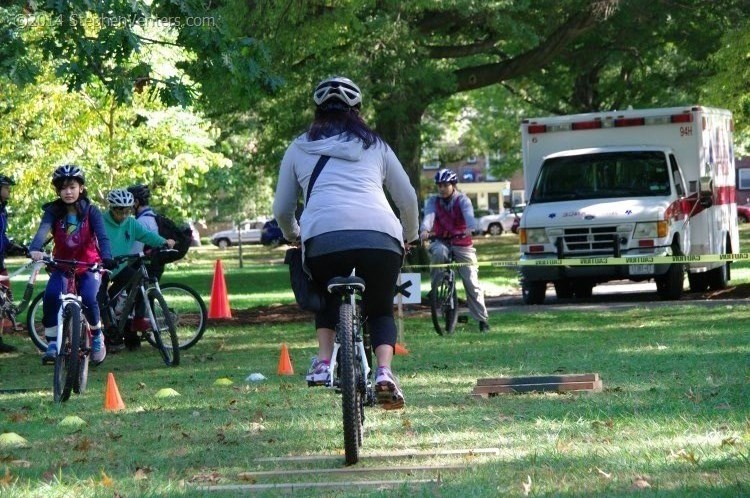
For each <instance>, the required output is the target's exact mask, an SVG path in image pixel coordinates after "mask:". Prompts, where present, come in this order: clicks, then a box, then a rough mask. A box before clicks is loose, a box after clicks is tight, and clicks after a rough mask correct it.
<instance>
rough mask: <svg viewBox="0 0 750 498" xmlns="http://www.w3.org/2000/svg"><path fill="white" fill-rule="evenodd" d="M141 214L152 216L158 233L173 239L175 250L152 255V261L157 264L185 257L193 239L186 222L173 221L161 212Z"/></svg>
mask: <svg viewBox="0 0 750 498" xmlns="http://www.w3.org/2000/svg"><path fill="white" fill-rule="evenodd" d="M142 216H152V217H153V218H154V219H155V220H156V226H157V227H158V229H159V235H161V236H162V237H164V238H165V239H172V240H174V247H173V248H172V249H175V250H176V251H177V252H171V251H170V252H164V253H160V254H159V255H158V256H156V257H154V258H153V259H154V262H155V263H157V264H162V265H164V264H167V263H171V262H173V261H177V260H180V259H182V258H184V257H185V254H187V252H188V249H190V243H191V242H192V241H193V231H192V230H191V229H190V226H189V225H188V224H187V223H180V224H179V225H178V224H177V223H175V222H174V221H173V220H172V219H171V218H167V217H166V216H164V215H163V214H161V213H154V212H153V211H152V212H150V213H143V215H142Z"/></svg>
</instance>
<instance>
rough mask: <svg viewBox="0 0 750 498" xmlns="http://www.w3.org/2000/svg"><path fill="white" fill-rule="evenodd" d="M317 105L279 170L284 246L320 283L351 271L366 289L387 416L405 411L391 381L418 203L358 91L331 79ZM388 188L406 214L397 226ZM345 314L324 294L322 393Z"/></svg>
mask: <svg viewBox="0 0 750 498" xmlns="http://www.w3.org/2000/svg"><path fill="white" fill-rule="evenodd" d="M313 100H314V102H315V105H316V108H315V119H314V121H313V122H312V124H311V125H310V128H309V129H308V130H307V132H306V133H304V134H303V135H301V136H299V137H298V138H297V139H296V140H295V141H294V142H292V144H291V145H290V146H289V147H288V148H287V150H286V153H285V154H284V158H283V160H282V162H281V170H280V172H279V181H278V184H277V186H276V197H275V199H274V206H273V211H274V215H275V216H276V219H277V220H278V223H279V227H280V228H281V230H282V232H283V234H284V237H285V238H286V239H287V240H298V239H300V237H301V242H302V244H303V251H304V260H305V266H306V267H307V268H308V269H309V270H310V274H311V275H312V277H313V278H314V279H315V281H316V282H318V283H320V284H325V283H326V282H328V281H329V280H330V279H331V278H333V277H335V276H348V275H350V274H351V272H352V270H353V269H354V270H355V272H356V275H357V276H358V277H360V278H362V279H364V281H365V283H366V289H365V291H364V294H363V298H362V302H363V307H364V315H365V316H367V324H368V327H369V331H370V335H371V338H372V346H373V349H374V351H375V356H376V358H377V362H378V370H377V375H376V378H375V386H376V389H377V390H380V391H388V392H390V393H391V396H390V402H388V403H384V404H383V405H382V406H383V407H384V408H386V409H393V408H401V407H402V406H403V404H404V397H403V393H402V392H401V389H400V388H399V386H398V382H397V381H396V378H395V376H394V375H393V373H392V372H391V360H392V358H393V350H394V347H395V344H396V324H395V321H394V318H393V294H394V289H395V286H396V281H397V278H398V274H399V271H400V268H401V263H402V261H403V257H404V248H405V245H404V241H410V242H411V241H416V240H417V236H418V233H417V228H418V211H417V195H416V192H415V191H414V188H413V187H412V186H411V184H410V183H409V178H408V176H407V175H406V172H405V171H404V168H403V167H402V166H401V163H400V162H399V160H398V159H397V158H396V155H395V154H394V153H393V150H391V148H390V147H389V146H388V144H386V143H385V141H383V139H382V138H381V137H380V136H378V135H377V134H376V133H375V132H374V131H373V130H372V129H371V128H370V127H369V126H367V124H366V123H365V122H364V120H363V119H362V117H361V116H360V115H359V110H360V107H361V103H362V93H361V91H360V89H359V87H358V86H357V85H356V84H354V83H353V82H352V81H351V80H349V79H348V78H344V77H339V76H337V77H332V78H329V79H325V80H323V81H322V82H320V83H319V84H318V85H317V87H316V88H315V91H314V92H313ZM321 156H329V157H330V160H329V161H328V163H327V166H326V167H324V168H323V169H322V170H321V172H320V176H319V177H318V179H317V182H316V183H315V186H314V188H313V190H312V192H311V193H310V197H309V199H308V200H307V203H306V205H305V210H304V211H303V213H302V216H301V218H300V222H299V224H298V223H297V219H296V218H295V216H294V215H295V208H296V206H297V198H298V196H299V193H300V191H303V192H306V191H307V186H308V184H309V182H310V177H311V173H312V171H313V169H314V168H315V166H316V163H317V162H318V161H319V159H320V157H321ZM384 185H385V187H386V188H387V189H388V192H389V193H390V195H391V198H392V199H393V201H394V203H395V204H396V206H397V207H398V209H399V212H400V214H401V221H400V222H399V219H398V218H397V217H396V215H395V214H394V212H393V210H392V209H391V207H390V205H389V204H388V199H387V198H386V195H385V192H384V190H383V186H384ZM402 225H403V226H402ZM407 246H408V245H407ZM339 304H340V302H339V301H338V298H337V297H334V296H332V295H330V294H326V306H325V309H324V310H323V311H320V312H318V313H316V315H315V326H316V329H317V335H318V355H317V357H316V358H313V362H312V365H311V366H310V370H309V371H308V374H307V380H308V381H309V382H310V383H312V384H320V385H322V384H324V383H325V382H326V381H327V379H328V378H329V376H330V368H329V366H330V361H331V356H332V354H333V344H334V338H335V327H336V321H337V319H338V315H339V309H338V308H339Z"/></svg>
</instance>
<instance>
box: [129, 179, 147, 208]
mask: <svg viewBox="0 0 750 498" xmlns="http://www.w3.org/2000/svg"><path fill="white" fill-rule="evenodd" d="M128 192H130V193H131V194H133V197H134V198H135V200H137V201H138V202H140V203H141V204H148V200H149V198H150V197H151V190H149V188H148V185H144V184H142V183H139V184H137V185H131V186H129V187H128Z"/></svg>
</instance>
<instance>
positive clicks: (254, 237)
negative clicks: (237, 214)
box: [211, 220, 266, 249]
mask: <svg viewBox="0 0 750 498" xmlns="http://www.w3.org/2000/svg"><path fill="white" fill-rule="evenodd" d="M265 223H266V220H260V221H245V222H243V223H242V230H240V231H239V232H238V231H237V228H236V227H235V228H232V229H231V230H222V231H221V232H216V233H215V234H213V235H211V243H212V244H213V245H215V246H217V247H218V248H219V249H226V248H227V247H229V246H233V245H237V244H239V243H240V235H241V236H242V243H243V244H260V235H261V231H262V230H263V225H264V224H265Z"/></svg>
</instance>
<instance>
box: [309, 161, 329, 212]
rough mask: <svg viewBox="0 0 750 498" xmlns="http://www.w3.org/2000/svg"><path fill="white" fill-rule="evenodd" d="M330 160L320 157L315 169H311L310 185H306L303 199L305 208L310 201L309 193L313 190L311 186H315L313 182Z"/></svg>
mask: <svg viewBox="0 0 750 498" xmlns="http://www.w3.org/2000/svg"><path fill="white" fill-rule="evenodd" d="M330 158H331V156H320V159H318V162H317V164H316V165H315V169H313V172H312V175H310V183H308V184H307V196H306V197H305V206H307V201H308V200H309V199H310V192H312V188H313V185H315V181H316V180H317V179H318V176H319V175H320V172H321V171H322V170H323V166H325V165H326V163H327V162H328V160H329V159H330Z"/></svg>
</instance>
